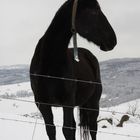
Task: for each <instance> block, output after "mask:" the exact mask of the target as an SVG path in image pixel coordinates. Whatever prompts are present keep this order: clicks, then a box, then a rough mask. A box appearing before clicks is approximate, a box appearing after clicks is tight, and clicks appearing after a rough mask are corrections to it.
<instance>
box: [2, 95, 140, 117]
mask: <svg viewBox="0 0 140 140" xmlns="http://www.w3.org/2000/svg"><path fill="white" fill-rule="evenodd" d="M0 99H1V100H2V99H5V100H13V101H19V102H24V103H32V104H37V105H38V104H40V105H41V104H42V105H47V106H53V107H65V108H75V107H74V106H69V105H59V104H51V103H43V102H35V101H29V100H23V99H17V98H10V97H6V98H0ZM76 107H78V106H76ZM79 108H80V109H81V110H87V111H96V112H106V113H111V114H120V115H130V116H140V114H137V113H135V114H133V115H132V114H131V113H128V112H126V113H124V112H119V111H114V110H113V111H111V110H103V109H99V110H98V109H94V108H86V107H79Z"/></svg>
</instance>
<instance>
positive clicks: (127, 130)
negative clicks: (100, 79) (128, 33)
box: [0, 83, 140, 140]
mask: <svg viewBox="0 0 140 140" xmlns="http://www.w3.org/2000/svg"><path fill="white" fill-rule="evenodd" d="M20 90H27V91H31V89H30V85H29V83H21V84H14V85H8V86H7V85H5V86H0V95H4V94H5V93H7V92H8V94H9V95H10V94H14V93H17V91H20ZM105 97H106V95H104V96H103V98H105ZM17 99H22V100H28V101H34V98H33V97H26V98H17ZM133 106H134V107H136V111H135V113H136V114H137V115H134V116H131V115H129V116H130V119H129V120H128V121H127V122H125V123H124V126H123V127H122V128H120V127H116V125H117V124H118V123H119V120H120V119H121V117H122V116H123V113H124V114H125V113H131V107H133ZM100 110H101V111H100V115H99V118H98V120H100V119H103V118H112V120H113V125H111V124H109V123H108V122H107V121H101V122H99V123H98V131H99V132H98V134H97V140H112V139H113V140H140V115H138V114H140V99H137V100H135V101H131V102H129V103H124V104H121V105H118V106H114V107H110V108H101V109H100ZM116 112H117V113H116ZM38 113H39V111H38V109H37V107H36V105H35V104H34V103H29V102H22V101H17V100H10V99H2V98H0V130H1V133H0V140H19V139H20V140H32V136H33V130H34V127H35V122H36V118H37V117H36V114H38ZM74 113H75V120H76V122H78V113H77V109H75V110H74ZM121 113H122V114H121ZM53 114H54V122H55V125H57V126H58V127H57V135H56V137H57V140H65V139H64V136H63V134H62V128H61V126H62V124H63V118H62V116H63V111H62V108H53ZM20 121H22V122H20ZM37 123H39V124H37V125H36V129H35V134H34V137H33V140H48V136H47V135H46V131H45V125H44V121H43V120H42V119H41V118H37ZM103 125H105V126H107V128H102V126H103ZM112 133H113V134H112ZM118 134H120V135H118ZM121 135H123V136H121ZM124 135H125V136H124ZM131 136H137V137H139V138H136V137H131ZM76 139H77V140H80V130H79V127H78V123H77V131H76Z"/></svg>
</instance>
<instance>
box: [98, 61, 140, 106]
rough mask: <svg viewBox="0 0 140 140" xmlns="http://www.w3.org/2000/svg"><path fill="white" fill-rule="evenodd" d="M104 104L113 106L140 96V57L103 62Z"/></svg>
mask: <svg viewBox="0 0 140 140" xmlns="http://www.w3.org/2000/svg"><path fill="white" fill-rule="evenodd" d="M101 77H102V82H103V94H105V95H106V98H105V99H102V106H113V105H117V104H121V103H124V102H128V101H131V100H135V99H138V98H140V86H139V85H140V58H137V59H115V60H109V61H105V62H102V63H101Z"/></svg>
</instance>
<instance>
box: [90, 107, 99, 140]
mask: <svg viewBox="0 0 140 140" xmlns="http://www.w3.org/2000/svg"><path fill="white" fill-rule="evenodd" d="M93 107H94V109H93V110H91V111H89V122H90V123H89V129H90V135H91V138H92V140H96V134H97V118H98V115H99V106H98V105H95V106H93Z"/></svg>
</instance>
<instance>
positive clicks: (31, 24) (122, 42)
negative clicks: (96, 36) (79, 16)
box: [0, 0, 140, 65]
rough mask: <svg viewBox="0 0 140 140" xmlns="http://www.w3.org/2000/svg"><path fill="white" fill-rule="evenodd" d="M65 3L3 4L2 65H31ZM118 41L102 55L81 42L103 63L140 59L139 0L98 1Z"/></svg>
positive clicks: (13, 0)
mask: <svg viewBox="0 0 140 140" xmlns="http://www.w3.org/2000/svg"><path fill="white" fill-rule="evenodd" d="M64 1H65V0H0V65H13V64H30V61H31V58H32V56H33V52H34V50H35V46H36V44H37V42H38V40H39V38H40V37H41V36H42V35H43V34H44V32H45V31H46V29H47V27H48V25H49V24H50V22H51V20H52V18H53V16H54V14H55V12H56V11H57V10H58V8H59V7H60V6H61V4H63V2H64ZM99 3H100V5H101V8H102V10H103V12H104V13H105V15H106V16H107V18H108V20H109V21H110V23H111V24H112V26H113V28H114V30H115V32H116V34H117V38H118V44H117V46H116V48H115V49H114V50H113V51H111V52H103V51H101V50H99V48H97V47H96V46H95V45H93V44H91V43H88V42H87V41H85V40H84V39H82V38H80V37H79V38H78V45H79V46H80V47H86V48H88V49H90V50H91V51H92V52H93V53H94V54H95V55H96V56H97V58H98V59H99V60H100V61H103V60H107V59H113V58H126V57H140V0H99Z"/></svg>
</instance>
